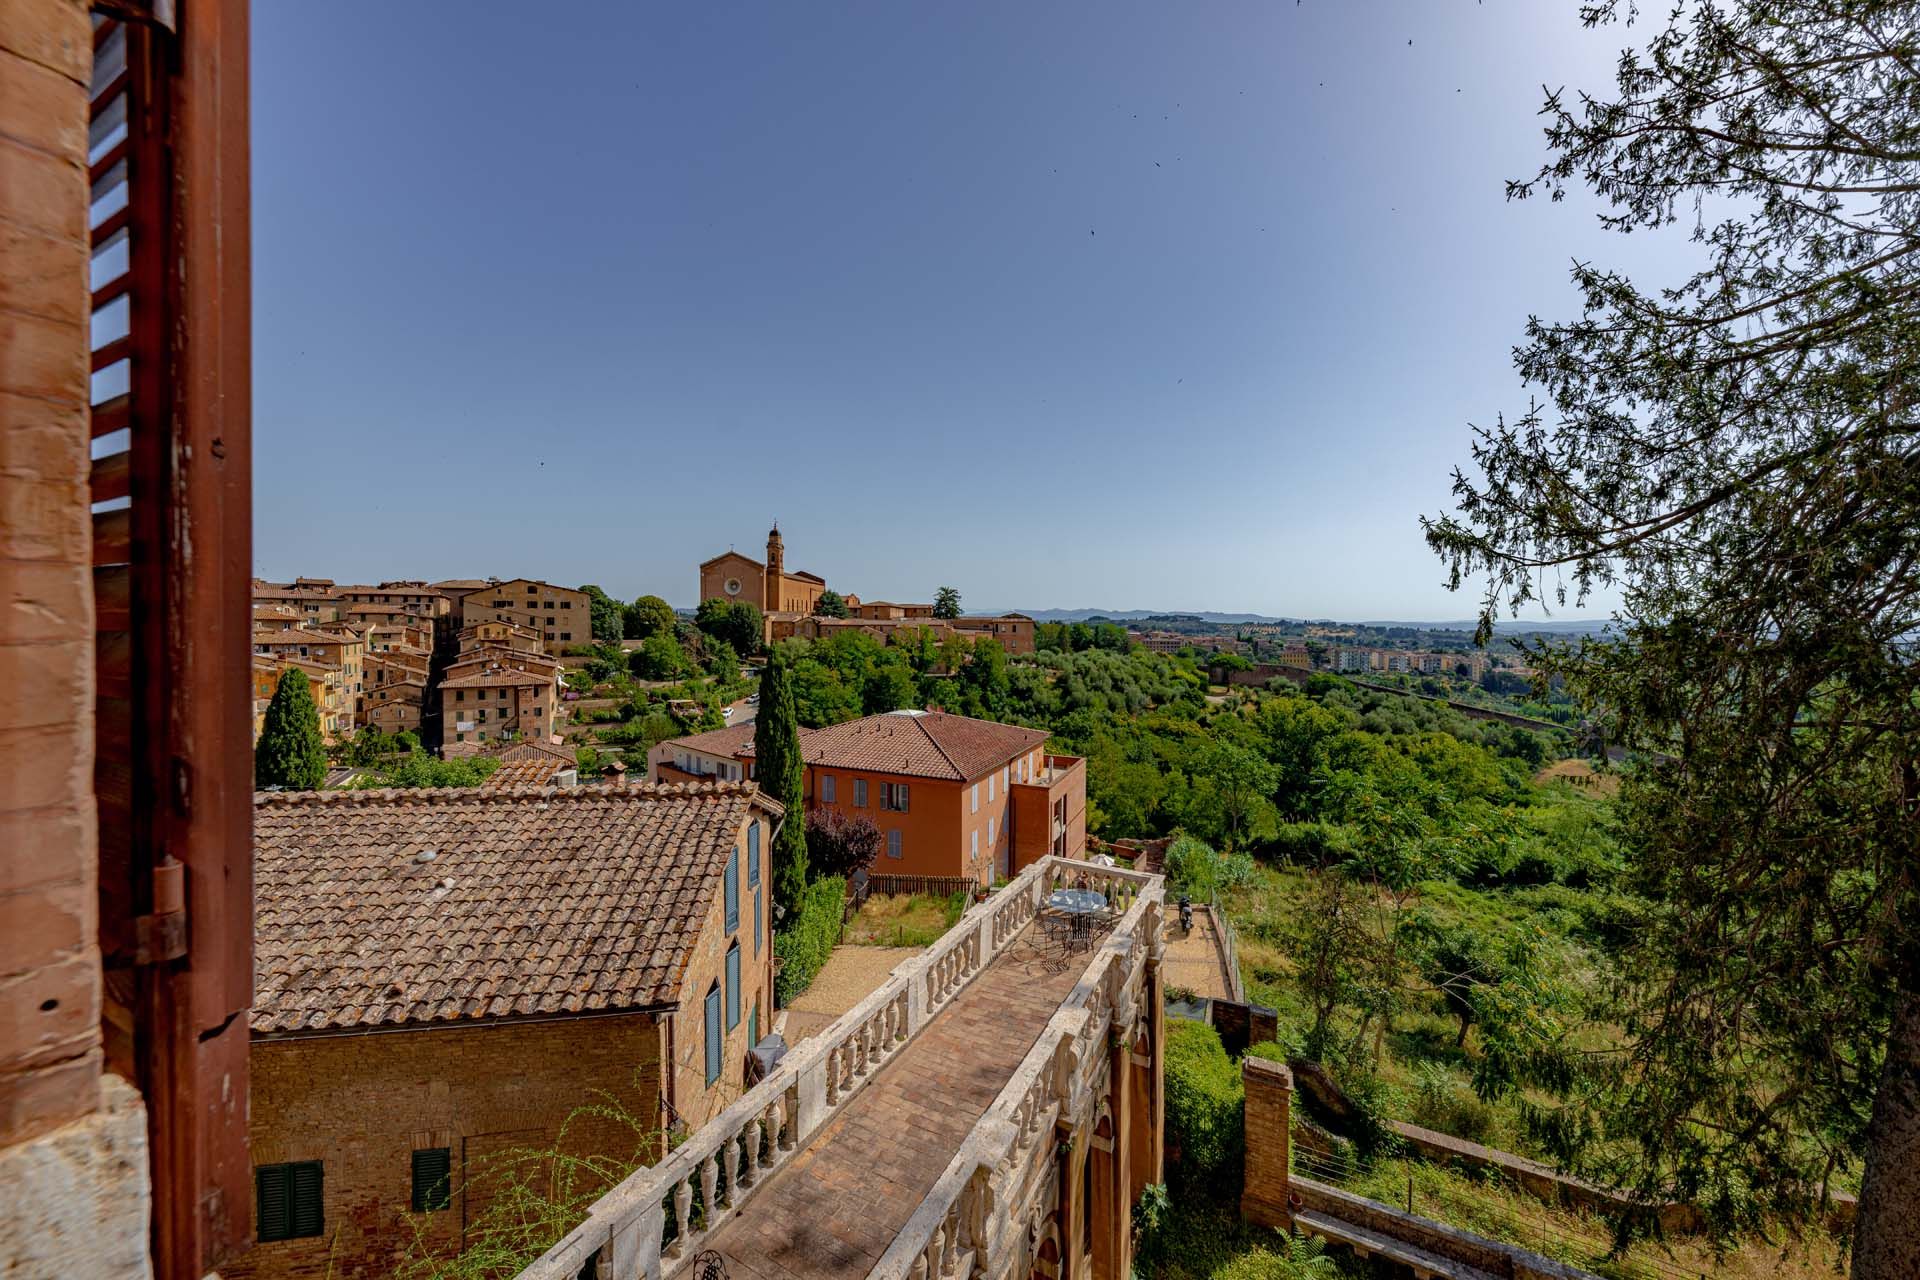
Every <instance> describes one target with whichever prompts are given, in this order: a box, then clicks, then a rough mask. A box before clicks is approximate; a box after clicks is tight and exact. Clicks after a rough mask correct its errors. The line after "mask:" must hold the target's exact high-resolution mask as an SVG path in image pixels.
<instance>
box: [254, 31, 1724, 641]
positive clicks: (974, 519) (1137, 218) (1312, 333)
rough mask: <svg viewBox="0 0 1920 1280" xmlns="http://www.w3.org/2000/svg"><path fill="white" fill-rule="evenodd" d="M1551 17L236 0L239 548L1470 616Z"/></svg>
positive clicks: (1518, 389) (1679, 258)
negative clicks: (784, 569)
mask: <svg viewBox="0 0 1920 1280" xmlns="http://www.w3.org/2000/svg"><path fill="white" fill-rule="evenodd" d="M1575 9H1576V4H1575V2H1574V0H1486V2H1485V3H1479V4H1477V3H1473V2H1471V0H1393V2H1389V0H1365V2H1364V3H1360V2H1355V0H1306V2H1305V3H1301V4H1297V5H1296V4H1291V3H1283V2H1281V0H1262V2H1259V3H1250V4H1240V5H1229V4H1209V5H1204V6H1202V5H1183V4H1167V3H1164V0H1159V2H1156V3H1117V2H1109V0H1102V3H1099V4H1083V5H1067V4H1044V5H1036V4H1032V3H1000V4H995V3H966V4H902V3H898V2H897V0H887V2H885V3H872V4H827V3H807V4H795V3H790V2H784V0H783V2H782V3H776V4H768V5H764V6H763V5H733V4H723V5H704V4H701V5H693V4H681V5H673V6H668V5H660V4H605V5H599V6H590V5H585V4H579V5H564V6H540V5H528V4H506V3H484V2H479V0H469V2H468V3H464V4H460V5H447V4H438V3H433V4H429V3H405V4H391V5H376V4H373V3H371V2H368V0H363V2H362V3H356V4H344V5H294V4H279V3H270V4H259V5H256V6H254V9H253V23H254V47H255V56H254V62H253V68H252V77H253V95H254V99H253V130H254V153H253V174H254V205H253V213H254V294H255V306H254V346H255V361H254V388H255V410H254V432H255V442H256V444H255V447H256V462H255V468H256V470H255V486H254V491H255V510H256V517H255V519H256V530H257V532H256V540H255V556H256V565H257V568H258V571H259V572H260V573H262V574H263V575H266V576H269V577H290V576H293V575H296V574H302V573H304V574H314V575H322V576H330V577H334V578H338V579H341V580H372V579H380V578H397V577H424V578H441V577H454V576H485V575H488V574H498V575H500V576H502V577H510V576H517V575H526V576H532V577H540V578H547V579H551V580H554V581H558V582H562V583H565V584H568V585H574V584H578V583H581V582H596V583H599V584H601V585H602V586H604V587H606V588H607V589H608V590H609V591H611V592H613V593H614V594H616V595H620V596H623V597H627V598H631V597H632V596H634V595H637V594H639V593H641V592H657V593H659V594H661V595H664V596H665V597H666V598H667V599H668V600H669V601H672V602H673V603H675V604H677V605H683V606H685V605H691V604H693V603H695V601H694V595H695V592H696V585H697V579H696V576H695V565H696V564H697V563H698V562H699V561H701V560H703V559H705V558H706V557H707V556H709V555H712V554H715V553H717V552H719V551H723V550H725V549H726V548H727V547H728V546H729V545H737V546H739V547H740V548H741V549H742V550H746V551H749V552H750V553H752V554H755V555H758V554H759V548H760V546H761V544H762V542H763V540H764V538H765V533H766V529H767V526H768V523H769V521H770V520H772V519H775V518H777V519H778V520H779V522H780V525H781V528H782V530H783V532H784V534H785V538H786V545H787V564H788V567H789V568H790V569H794V568H799V569H809V570H812V571H814V572H816V573H820V574H822V575H823V576H825V577H826V578H827V580H828V581H829V583H831V584H832V585H834V586H836V587H838V588H840V589H841V590H843V591H857V592H859V593H860V594H862V595H864V596H867V597H868V598H889V599H896V600H905V599H911V600H925V599H930V598H931V597H932V595H933V591H934V589H935V588H936V587H937V586H940V585H942V584H952V585H954V586H956V587H958V588H959V589H960V591H961V593H962V595H963V597H964V600H965V602H966V604H967V605H968V607H969V608H970V609H971V608H1050V607H1063V608H1064V607H1082V606H1089V607H1091V606H1097V607H1105V608H1115V609H1125V608H1166V609H1217V610H1227V611H1241V610H1247V611H1257V612H1263V613H1271V614H1284V615H1288V616H1294V617H1301V616H1313V617H1322V616H1324V617H1336V618H1345V619H1378V618H1425V619H1440V618H1458V617H1465V616H1467V615H1469V614H1470V613H1471V612H1472V610H1473V607H1474V605H1475V603H1476V597H1475V596H1473V595H1472V594H1471V593H1468V592H1462V593H1461V594H1460V595H1449V594H1448V593H1447V592H1446V590H1445V589H1444V585H1443V583H1444V580H1443V575H1442V572H1441V566H1440V564H1439V562H1438V561H1437V560H1435V559H1434V558H1433V556H1432V555H1431V554H1430V553H1429V552H1428V551H1427V550H1426V547H1425V545H1424V543H1423V542H1422V540H1421V537H1420V532H1419V525H1418V516H1419V515H1420V514H1421V513H1423V512H1426V513H1432V512H1436V511H1438V510H1439V509H1441V508H1442V507H1443V506H1444V505H1445V503H1446V499H1447V489H1448V476H1449V471H1450V468H1451V467H1452V466H1453V465H1454V464H1455V463H1456V462H1464V461H1466V459H1467V445H1468V424H1469V423H1471V422H1486V421H1490V420H1491V419H1492V417H1493V416H1494V415H1495V414H1496V413H1498V412H1500V411H1501V410H1503V409H1504V410H1507V411H1509V412H1511V411H1513V410H1514V409H1516V408H1518V407H1520V406H1522V405H1523V404H1524V402H1525V398H1526V392H1525V389H1524V388H1523V387H1522V386H1521V385H1520V384H1519V382H1518V379H1517V376H1516V375H1515V374H1514V373H1513V371H1512V367H1511V363H1510V351H1511V348H1512V346H1513V344H1514V343H1515V342H1516V341H1517V340H1518V339H1519V337H1520V336H1521V330H1522V326H1523V324H1524V322H1525V319H1526V317H1527V315H1528V314H1529V313H1531V312H1539V313H1542V314H1546V315H1549V316H1555V317H1562V316H1567V315H1569V314H1571V312H1572V309H1573V306H1574V300H1573V296H1572V293H1571V290H1570V288H1569V286H1568V284H1567V282H1566V280H1567V265H1568V263H1569V261H1570V260H1571V259H1573V258H1575V257H1599V258H1601V259H1602V260H1605V261H1609V262H1617V263H1621V264H1624V265H1627V266H1630V267H1636V268H1641V269H1646V268H1649V267H1650V268H1652V272H1651V274H1656V275H1660V276H1667V275H1671V274H1672V272H1673V271H1674V270H1676V269H1677V267H1676V264H1679V263H1682V262H1684V261H1686V257H1685V255H1686V246H1685V245H1684V243H1682V241H1683V234H1684V229H1682V230H1679V231H1675V232H1673V233H1671V234H1665V235H1662V236H1657V237H1648V236H1635V237H1633V238H1631V239H1622V238H1620V237H1616V236H1611V235H1606V234H1603V233H1601V232H1599V231H1598V230H1597V229H1596V228H1595V227H1594V223H1593V217H1592V213H1593V208H1592V206H1591V205H1588V204H1583V203H1580V202H1578V201H1573V200H1570V201H1568V202H1567V203H1564V204H1559V205H1553V204H1550V203H1547V202H1545V201H1529V202H1526V203H1523V204H1509V203H1508V202H1507V201H1506V200H1505V197H1504V191H1503V181H1504V180H1505V179H1507V178H1510V177H1520V176H1525V175H1528V174H1530V173H1531V172H1532V171H1533V170H1534V169H1535V168H1536V167H1537V166H1538V164H1539V163H1540V161H1541V160H1542V158H1543V156H1544V154H1545V153H1544V147H1543V143H1542V141H1541V136H1540V121H1539V119H1538V117H1537V115H1536V112H1537V109H1538V107H1539V104H1540V99H1541V86H1542V84H1553V85H1568V86H1570V87H1574V88H1579V87H1588V88H1604V87H1606V85H1607V84H1608V83H1609V71H1610V68H1611V65H1612V63H1613V60H1614V58H1615V57H1616V55H1617V52H1618V49H1619V47H1620V44H1621V43H1622V41H1623V39H1624V38H1625V36H1626V34H1627V33H1623V32H1622V31H1620V30H1618V29H1602V30H1601V31H1598V32H1586V31H1584V30H1583V29H1582V28H1581V27H1580V26H1579V23H1578V21H1577V18H1576V16H1575ZM1409 42H1411V43H1409Z"/></svg>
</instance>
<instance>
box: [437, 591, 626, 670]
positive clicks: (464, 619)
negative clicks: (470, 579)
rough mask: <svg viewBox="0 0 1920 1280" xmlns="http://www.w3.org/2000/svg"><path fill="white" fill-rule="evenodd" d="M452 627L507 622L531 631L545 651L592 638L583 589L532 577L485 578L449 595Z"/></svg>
mask: <svg viewBox="0 0 1920 1280" xmlns="http://www.w3.org/2000/svg"><path fill="white" fill-rule="evenodd" d="M451 619H452V623H453V626H454V628H455V629H456V630H464V629H465V628H467V627H471V626H473V625H475V624H476V623H482V622H511V623H513V624H515V625H517V626H522V627H526V628H527V629H528V630H530V631H533V632H535V633H536V634H537V635H538V636H539V637H540V639H541V641H542V643H543V646H544V647H545V649H546V651H547V652H548V653H559V652H561V651H562V650H564V649H566V648H568V647H569V646H571V645H576V644H590V643H592V641H593V614H592V612H591V610H590V608H589V605H588V600H587V593H586V592H584V591H575V590H573V589H572V588H571V587H557V586H555V585H554V584H553V583H551V582H539V581H536V580H534V579H532V578H512V579H509V580H508V581H506V582H488V583H486V584H484V585H482V586H480V587H478V588H476V589H474V590H472V591H467V592H464V593H462V594H459V595H456V596H454V598H453V607H452V614H451Z"/></svg>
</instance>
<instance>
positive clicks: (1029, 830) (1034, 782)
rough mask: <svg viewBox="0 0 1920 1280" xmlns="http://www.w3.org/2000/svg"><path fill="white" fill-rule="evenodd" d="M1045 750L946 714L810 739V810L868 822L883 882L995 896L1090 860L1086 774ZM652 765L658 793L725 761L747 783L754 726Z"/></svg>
mask: <svg viewBox="0 0 1920 1280" xmlns="http://www.w3.org/2000/svg"><path fill="white" fill-rule="evenodd" d="M1046 740H1047V733H1046V731H1045V730H1041V729H1027V728H1023V727H1021V726H1019V725H1008V724H998V723H995V722H994V721H990V720H975V719H972V718H970V717H967V716H956V715H949V714H947V713H945V712H941V711H892V712H888V713H886V714H884V715H877V716H867V717H865V718H863V719H860V720H853V721H849V722H848V723H846V724H838V725H830V726H828V727H827V728H824V729H810V730H803V731H802V732H801V735H800V744H801V754H802V756H803V758H804V759H805V761H806V777H805V784H804V785H805V791H806V797H807V806H808V808H810V809H813V808H822V809H837V810H839V811H840V812H841V813H844V814H847V815H848V816H861V817H866V818H870V819H872V821H873V822H874V824H875V825H876V826H878V827H879V828H880V831H881V834H882V840H883V844H882V847H881V852H880V856H879V858H878V859H877V860H876V862H875V864H874V870H875V871H877V872H886V873H893V874H900V875H926V876H945V877H954V878H963V879H969V880H974V881H977V882H978V883H980V884H982V885H987V884H991V883H993V880H994V878H995V877H996V876H1012V875H1015V874H1017V873H1018V872H1019V871H1020V870H1021V869H1022V868H1024V867H1026V866H1028V865H1030V864H1031V863H1033V862H1034V861H1036V860H1038V859H1039V858H1042V857H1045V856H1046V855H1047V854H1049V853H1053V854H1058V855H1060V856H1062V857H1071V858H1079V857H1084V856H1085V854H1086V844H1087V774H1086V762H1085V761H1084V760H1082V759H1080V758H1079V757H1077V756H1060V755H1050V754H1048V753H1047V751H1046V749H1045V745H1046ZM647 760H648V765H649V768H650V770H651V774H652V777H653V778H654V779H655V780H656V781H682V780H695V779H701V778H710V777H713V776H716V774H718V771H719V770H720V769H721V768H723V767H724V766H725V765H726V764H727V763H728V762H729V761H730V762H731V763H732V764H734V765H737V766H740V767H742V768H744V769H746V770H747V772H748V776H751V769H752V761H753V732H752V726H750V725H741V726H739V727H737V728H730V729H721V730H716V731H714V732H712V733H704V734H693V735H691V736H689V737H685V738H676V739H669V740H668V741H666V742H662V743H660V744H658V745H657V746H656V747H654V749H653V750H652V751H651V752H649V753H648V756H647ZM682 762H685V763H686V764H687V765H688V766H689V767H688V768H685V769H683V768H682V767H681V763H682Z"/></svg>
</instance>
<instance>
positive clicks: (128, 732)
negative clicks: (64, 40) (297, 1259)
mask: <svg viewBox="0 0 1920 1280" xmlns="http://www.w3.org/2000/svg"><path fill="white" fill-rule="evenodd" d="M246 17H247V15H246V5H245V2H244V0H182V3H181V4H180V5H178V6H175V5H173V4H171V3H168V0H110V2H109V0H103V2H102V3H97V4H96V5H95V18H94V51H95V75H94V83H93V100H92V111H91V116H92V119H91V135H90V139H89V142H90V154H89V161H90V175H89V176H90V178H91V181H92V195H91V199H92V215H91V219H90V222H91V225H92V228H93V232H92V235H93V246H94V265H93V280H92V286H91V287H92V289H93V309H94V318H93V360H92V367H93V376H94V395H93V438H94V463H93V483H92V497H93V500H94V511H93V529H94V538H93V542H94V557H93V558H94V597H95V628H96V632H97V635H96V639H97V644H98V656H97V699H98V701H97V708H96V715H95V725H96V765H95V779H94V783H95V793H96V800H97V804H98V809H99V826H100V908H101V909H100V943H101V954H102V961H103V967H104V970H105V996H104V1002H103V1015H102V1021H103V1024H104V1039H105V1043H106V1053H107V1061H108V1065H109V1067H110V1068H111V1069H113V1070H114V1071H116V1072H118V1073H120V1074H122V1075H124V1076H126V1077H127V1078H128V1079H130V1080H132V1081H133V1082H134V1083H135V1084H137V1085H138V1086H139V1088H140V1090H141V1092H142V1094H143V1095H144V1096H145V1098H146V1104H147V1118H148V1130H149V1136H150V1139H151V1148H150V1159H151V1162H152V1173H153V1210H154V1212H153V1250H152V1253H153V1263H154V1273H155V1275H156V1276H158V1277H160V1278H161V1280H199V1278H200V1277H201V1276H203V1275H204V1274H205V1273H206V1272H207V1271H209V1270H212V1269H214V1268H215V1267H217V1266H219V1265H220V1264H221V1263H222V1262H223V1261H224V1260H225V1259H226V1258H228V1257H230V1256H232V1255H233V1254H235V1253H237V1252H238V1251H239V1250H240V1249H242V1248H244V1247H245V1245H246V1243H247V1240H248V1237H249V1233H250V1230H251V1206H250V1202H251V1199H252V1192H253V1187H252V1178H251V1175H250V1168H249V1165H250V1161H249V1160H248V1156H247V1147H246V1098H247V1034H248V1029H247V1008H248V1006H249V1005H250V1004H251V1003H252V946H253V925H252V840H251V830H252V794H251V791H252V777H251V774H252V760H251V751H250V746H251V728H252V722H251V700H252V689H251V686H250V684H249V683H248V679H247V678H248V673H249V671H250V665H249V659H248V657H247V652H248V648H249V644H248V627H249V621H250V616H249V613H248V611H247V592H248V582H249V578H250V574H251V566H250V563H249V561H250V559H251V532H250V528H249V526H250V523H251V519H252V508H251V481H250V467H251V458H250V419H249V407H250V400H251V396H252V389H251V383H250V369H249V360H250V351H249V343H250V315H249V296H248V290H249V267H248V195H247V181H248V175H247V136H246V131H247V21H246Z"/></svg>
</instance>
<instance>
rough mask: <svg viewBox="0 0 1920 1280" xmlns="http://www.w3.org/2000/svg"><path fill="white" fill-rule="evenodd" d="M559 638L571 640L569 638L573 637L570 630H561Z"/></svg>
mask: <svg viewBox="0 0 1920 1280" xmlns="http://www.w3.org/2000/svg"><path fill="white" fill-rule="evenodd" d="M560 638H561V639H562V640H571V639H573V632H571V631H562V632H561V633H560Z"/></svg>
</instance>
